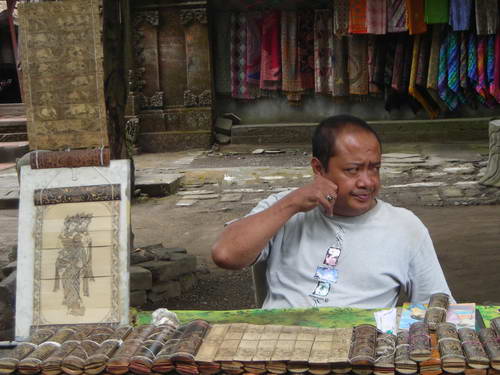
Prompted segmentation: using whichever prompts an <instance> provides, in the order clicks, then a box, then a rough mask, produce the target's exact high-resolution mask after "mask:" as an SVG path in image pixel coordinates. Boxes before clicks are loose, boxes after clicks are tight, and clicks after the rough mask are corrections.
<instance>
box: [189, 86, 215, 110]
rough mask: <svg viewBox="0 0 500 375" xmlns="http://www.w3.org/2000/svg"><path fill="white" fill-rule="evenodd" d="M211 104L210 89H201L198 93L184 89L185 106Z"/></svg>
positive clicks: (206, 105) (207, 105)
mask: <svg viewBox="0 0 500 375" xmlns="http://www.w3.org/2000/svg"><path fill="white" fill-rule="evenodd" d="M211 105H212V93H211V91H210V90H205V91H203V92H202V93H201V94H200V95H196V94H194V93H193V92H192V91H191V90H186V91H184V106H186V107H210V106H211Z"/></svg>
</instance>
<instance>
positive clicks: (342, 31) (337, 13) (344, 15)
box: [333, 0, 349, 35]
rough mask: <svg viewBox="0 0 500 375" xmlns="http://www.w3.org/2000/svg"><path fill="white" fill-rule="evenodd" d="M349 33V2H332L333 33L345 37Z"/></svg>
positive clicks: (335, 0) (343, 0)
mask: <svg viewBox="0 0 500 375" xmlns="http://www.w3.org/2000/svg"><path fill="white" fill-rule="evenodd" d="M348 32H349V0H333V33H334V34H335V35H347V33H348Z"/></svg>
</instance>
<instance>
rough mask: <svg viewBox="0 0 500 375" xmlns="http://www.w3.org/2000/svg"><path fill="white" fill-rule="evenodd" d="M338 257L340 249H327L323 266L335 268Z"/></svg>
mask: <svg viewBox="0 0 500 375" xmlns="http://www.w3.org/2000/svg"><path fill="white" fill-rule="evenodd" d="M339 256H340V249H338V248H336V247H329V248H328V250H327V251H326V256H325V260H324V261H323V264H326V265H327V266H331V267H335V266H336V265H337V262H338V260H339Z"/></svg>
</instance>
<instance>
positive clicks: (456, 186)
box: [0, 144, 500, 309]
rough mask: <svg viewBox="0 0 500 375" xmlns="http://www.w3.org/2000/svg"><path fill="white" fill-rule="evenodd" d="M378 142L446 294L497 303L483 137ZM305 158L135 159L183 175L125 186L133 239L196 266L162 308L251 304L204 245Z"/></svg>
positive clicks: (494, 203)
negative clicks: (149, 186) (183, 288)
mask: <svg viewBox="0 0 500 375" xmlns="http://www.w3.org/2000/svg"><path fill="white" fill-rule="evenodd" d="M258 148H259V149H258ZM383 151H384V155H383V163H384V164H383V165H384V166H383V169H382V171H381V173H382V182H383V184H384V188H383V189H382V191H381V194H380V195H381V198H382V199H384V200H386V201H389V202H391V203H393V204H396V205H399V206H404V207H407V208H409V209H411V210H413V211H414V212H415V213H416V214H417V215H418V216H419V217H420V218H421V219H422V221H423V222H424V224H426V225H427V227H428V228H429V230H430V232H431V235H432V238H433V240H434V243H435V247H436V250H437V253H438V256H439V259H440V261H441V264H442V266H443V269H444V272H445V274H446V277H447V279H448V282H449V284H450V288H451V289H452V292H453V294H454V297H455V298H456V299H457V300H458V301H463V302H477V303H487V302H497V303H498V304H500V288H499V287H498V286H499V285H500V272H499V270H500V251H499V250H500V189H497V188H486V187H483V186H482V185H480V184H478V181H479V179H480V177H481V176H482V175H483V174H484V173H485V169H486V165H487V159H488V145H487V144H448V145H443V144H439V145H437V144H388V145H385V146H384V150H383ZM310 157H311V152H310V148H309V147H307V146H303V145H286V146H285V145H278V146H277V145H273V146H272V147H265V146H259V147H256V146H245V145H238V147H236V146H229V147H228V146H226V147H224V148H222V149H220V150H212V151H203V150H199V151H187V152H177V153H165V154H144V155H138V156H137V157H136V158H135V165H136V176H137V177H138V178H140V177H144V176H148V177H151V178H154V177H155V176H159V175H160V176H161V175H167V174H172V173H179V174H181V175H183V178H182V185H181V190H180V191H179V192H178V193H177V194H175V195H171V196H168V197H163V198H151V197H148V196H146V195H144V194H142V193H141V192H140V191H136V192H135V193H136V194H137V197H136V199H135V203H134V204H133V206H132V226H133V231H134V235H135V242H134V244H135V247H140V246H145V245H150V244H154V243H159V242H162V243H163V244H164V245H165V246H167V247H177V246H179V247H184V248H186V249H187V250H188V252H189V253H191V254H194V255H196V256H197V257H198V261H199V264H200V268H201V269H203V270H204V271H205V272H204V273H203V274H202V275H201V277H200V280H199V283H198V285H197V287H196V288H195V289H193V290H192V291H191V292H189V293H187V294H185V295H183V296H181V297H179V298H175V299H172V300H170V301H168V304H167V307H168V308H170V309H240V308H252V307H255V304H254V299H253V290H252V281H251V275H250V273H249V271H248V270H243V271H237V272H235V271H224V270H220V269H218V268H217V267H216V266H215V265H214V264H213V263H212V261H211V258H210V248H211V245H212V244H213V242H214V241H215V238H216V237H217V235H218V233H219V232H220V231H221V230H222V228H223V225H224V223H225V222H228V221H230V220H232V219H235V218H238V217H241V216H243V215H244V214H246V213H247V212H248V211H249V210H250V209H251V208H252V207H253V206H254V205H255V204H256V203H257V202H258V201H259V200H260V199H262V198H264V197H266V196H268V195H269V194H271V193H273V192H278V191H282V190H283V189H288V188H291V187H297V186H301V185H302V184H304V183H306V182H308V181H310V179H311V177H312V176H311V170H310V168H309V166H308V164H309V160H310ZM2 173H4V174H6V175H8V174H9V173H10V174H12V171H10V172H9V170H6V171H3V172H0V182H1V181H2ZM11 179H12V176H11ZM0 227H1V228H2V231H1V232H0V263H2V262H5V259H6V258H7V254H8V252H9V249H10V248H11V247H12V246H14V245H15V243H16V241H17V210H16V209H3V210H0ZM2 249H3V250H2ZM2 254H3V255H2Z"/></svg>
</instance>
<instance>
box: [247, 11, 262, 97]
mask: <svg viewBox="0 0 500 375" xmlns="http://www.w3.org/2000/svg"><path fill="white" fill-rule="evenodd" d="M261 28H262V13H261V12H249V13H247V48H246V51H247V59H246V79H247V82H248V92H249V95H250V96H251V97H254V98H258V97H260V66H261V40H260V38H261Z"/></svg>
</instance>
